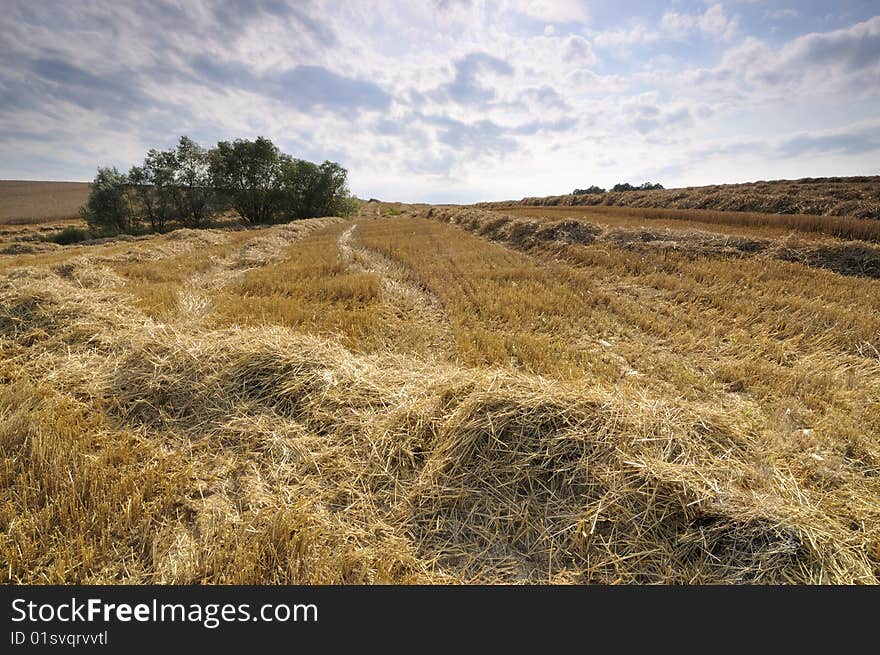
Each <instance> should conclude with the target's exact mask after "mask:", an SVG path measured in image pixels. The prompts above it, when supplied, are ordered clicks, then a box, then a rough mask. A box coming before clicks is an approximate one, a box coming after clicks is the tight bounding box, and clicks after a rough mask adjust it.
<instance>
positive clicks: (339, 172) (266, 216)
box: [210, 137, 356, 223]
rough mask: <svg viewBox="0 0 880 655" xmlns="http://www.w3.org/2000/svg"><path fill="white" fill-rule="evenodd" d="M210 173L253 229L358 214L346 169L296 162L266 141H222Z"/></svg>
mask: <svg viewBox="0 0 880 655" xmlns="http://www.w3.org/2000/svg"><path fill="white" fill-rule="evenodd" d="M210 168H211V177H212V180H213V183H214V187H215V188H217V189H219V190H222V192H223V193H224V194H225V195H226V196H227V197H228V199H229V200H230V202H231V204H232V206H233V207H234V208H235V210H236V211H237V212H238V213H239V214H240V215H241V217H242V218H244V219H245V220H246V221H248V222H251V223H270V222H272V221H275V220H278V219H286V220H293V219H298V218H313V217H316V216H332V215H345V214H348V213H351V212H352V211H353V210H354V209H355V208H356V205H355V204H354V203H353V201H352V199H351V196H350V194H349V192H348V188H347V187H346V176H347V171H346V170H345V169H344V168H343V167H342V166H340V165H339V164H336V163H334V162H330V161H325V162H324V163H323V164H320V165H318V164H314V163H312V162H310V161H305V160H303V159H294V158H293V157H291V156H290V155H287V154H284V153H282V152H281V151H280V150H279V149H278V148H277V147H276V146H275V145H274V144H273V143H272V142H271V141H270V140H269V139H266V138H263V137H259V138H258V139H256V140H255V141H248V140H245V139H237V140H236V141H234V142H233V143H229V142H228V141H221V142H220V143H218V144H217V147H216V148H215V149H214V150H213V151H211V153H210Z"/></svg>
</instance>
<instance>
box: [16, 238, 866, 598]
mask: <svg viewBox="0 0 880 655" xmlns="http://www.w3.org/2000/svg"><path fill="white" fill-rule="evenodd" d="M574 227H575V228H576V229H574V230H572V226H558V227H554V228H553V229H552V230H550V232H548V233H552V234H553V235H554V238H578V239H583V238H586V237H585V236H583V235H593V232H594V231H593V230H592V229H591V228H587V229H586V230H583V231H581V228H580V227H579V226H574ZM492 229H493V231H494V230H504V233H505V234H509V235H511V238H525V239H526V242H528V239H529V238H532V237H533V236H534V235H536V234H538V233H539V230H540V229H542V228H541V226H535V229H534V230H532V229H531V227H523V225H522V224H517V225H511V224H510V223H506V224H504V225H500V224H499V225H497V226H496V227H494V228H492ZM572 234H574V237H571V236H570V235H572ZM530 235H531V236H530ZM563 235H568V236H563ZM578 235H581V236H578ZM79 265H80V266H89V264H88V263H84V262H80V264H79ZM59 273H60V272H55V273H52V272H47V271H45V270H35V269H34V270H28V269H21V270H19V271H18V272H17V273H16V275H15V276H12V277H7V278H5V279H4V280H3V281H2V282H0V353H2V356H3V362H4V365H3V368H2V370H0V380H2V382H3V384H2V385H0V436H2V442H0V443H2V448H3V454H4V457H5V458H6V462H7V468H6V469H5V473H4V476H5V478H4V479H5V480H6V481H7V483H8V484H7V486H6V491H5V492H4V503H5V504H4V507H5V509H4V510H3V512H4V513H3V514H2V517H0V518H2V520H3V526H4V536H3V538H2V541H0V547H2V548H3V552H4V553H5V554H7V558H8V559H7V561H8V562H9V565H8V566H5V567H3V571H2V576H3V577H4V580H3V581H4V582H10V581H38V580H48V581H63V582H154V581H155V582H172V583H193V582H197V583H204V582H209V583H217V582H251V583H254V582H257V583H279V582H287V583H290V582H293V583H359V582H403V583H407V582H422V583H425V582H430V583H447V582H456V581H459V582H484V583H498V582H508V583H510V582H547V581H552V582H602V583H621V582H622V583H695V582H696V583H741V582H751V583H840V584H848V583H877V582H878V575H880V559H878V552H877V550H878V544H880V531H878V525H880V520H878V519H880V511H878V504H877V503H876V502H875V501H876V499H877V498H878V495H877V489H876V485H875V486H874V487H873V488H872V487H871V486H870V484H871V482H870V480H871V478H870V477H869V476H868V475H867V474H865V475H862V476H859V475H856V474H853V475H852V477H851V478H848V479H849V482H847V483H846V484H842V485H841V486H838V487H835V488H833V489H830V490H824V491H818V490H815V489H814V490H812V491H811V490H808V489H806V488H804V486H803V484H802V483H799V482H798V478H796V477H795V476H794V475H793V474H792V471H791V464H790V461H788V460H779V459H777V457H776V455H775V454H774V453H773V452H772V451H769V450H768V446H767V443H768V435H767V432H768V427H767V426H768V424H767V419H766V417H764V416H763V414H762V412H761V410H760V409H759V408H757V407H756V406H755V405H754V404H752V403H751V402H750V401H748V400H746V399H740V400H735V399H731V398H728V399H726V400H725V404H724V406H723V407H722V406H720V405H718V404H715V403H714V402H708V401H707V402H695V401H693V400H689V401H685V400H678V399H675V398H667V397H659V396H656V395H652V394H651V393H649V392H647V391H645V390H644V389H639V388H637V387H633V386H630V385H628V383H627V382H626V381H621V382H620V383H618V384H597V385H588V384H586V383H585V382H583V381H581V382H571V383H562V382H555V381H551V380H548V379H544V378H541V377H538V376H533V375H527V374H524V373H517V372H514V371H510V370H496V369H479V370H475V369H467V368H462V367H459V366H456V365H454V364H451V363H447V364H440V363H438V362H436V361H428V360H424V359H421V358H418V357H414V356H404V355H394V354H390V353H383V354H381V355H365V354H355V353H353V352H351V351H350V350H348V349H346V348H344V347H342V346H341V345H339V344H337V343H334V342H333V341H331V340H327V339H318V338H314V337H310V336H306V335H303V334H298V333H295V332H291V331H289V330H285V329H281V328H276V327H254V328H238V327H233V328H228V329H223V330H202V331H199V332H193V331H188V330H186V329H183V328H181V327H180V326H176V325H174V324H167V323H161V322H156V321H153V320H150V319H147V318H145V317H144V316H143V315H142V314H140V313H139V312H137V311H135V310H134V309H133V308H131V307H130V306H129V305H127V304H126V303H125V302H123V298H122V297H121V296H119V295H118V294H116V293H115V292H114V291H112V289H111V287H109V286H106V285H101V284H89V285H81V284H79V283H78V282H77V280H78V279H79V278H80V277H81V276H78V275H77V274H76V271H75V270H72V271H66V274H63V275H62V274H59ZM100 274H101V271H100V269H96V272H94V275H100ZM53 407H54V408H56V410H57V411H56V410H53V409H52V408H53ZM38 408H39V409H38ZM70 417H79V418H77V419H76V421H77V422H76V423H73V424H70V425H69V426H68V423H67V422H69V421H71V420H73V419H72V418H70ZM66 444H68V445H66ZM65 449H66V450H65ZM866 458H867V456H866ZM813 461H815V460H813ZM863 461H868V460H867V459H864V460H863ZM112 462H115V464H110V463H112ZM847 470H849V469H847ZM68 477H69V481H68ZM28 485H31V486H28ZM37 487H38V488H40V489H45V490H46V491H45V493H46V494H48V495H46V496H43V497H41V498H42V500H41V499H40V498H38V497H37V496H34V495H32V492H31V491H28V489H31V488H37ZM859 494H861V496H860V497H861V498H862V499H863V500H862V501H860V502H854V501H852V498H853V497H855V496H859ZM46 498H52V499H53V500H52V501H51V503H49V504H48V505H47V504H46ZM65 499H67V500H65ZM68 500H69V501H70V502H69V503H68ZM126 508H127V509H126ZM47 511H51V512H53V513H52V515H51V516H52V521H51V522H50V523H45V522H43V521H42V519H40V518H39V516H40V515H41V514H40V513H41V512H47ZM10 512H12V513H10ZM13 516H16V517H17V518H15V520H13ZM38 537H39V539H38ZM10 553H19V554H16V555H15V556H12V555H10ZM86 553H90V554H89V555H88V556H87V555H86ZM62 554H64V557H61V555H62ZM59 558H60V559H59ZM65 558H66V559H65ZM62 560H64V561H67V562H68V564H64V561H62Z"/></svg>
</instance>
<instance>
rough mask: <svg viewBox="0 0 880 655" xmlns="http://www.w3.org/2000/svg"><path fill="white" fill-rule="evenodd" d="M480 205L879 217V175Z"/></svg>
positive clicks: (544, 198) (722, 185)
mask: <svg viewBox="0 0 880 655" xmlns="http://www.w3.org/2000/svg"><path fill="white" fill-rule="evenodd" d="M480 205H481V206H482V207H484V208H490V209H499V208H508V207H511V206H517V205H519V206H532V207H544V206H557V205H561V206H604V207H638V208H642V209H645V208H654V209H700V210H710V211H735V212H752V213H764V214H799V215H809V216H850V217H855V218H870V219H878V218H880V176H873V177H870V176H866V177H817V178H804V179H801V180H772V181H761V182H747V183H744V184H715V185H709V186H699V187H684V188H680V189H660V190H651V191H640V190H639V191H626V192H608V193H598V194H583V195H564V196H547V197H542V198H536V197H532V198H523V199H522V200H517V201H504V202H486V203H480Z"/></svg>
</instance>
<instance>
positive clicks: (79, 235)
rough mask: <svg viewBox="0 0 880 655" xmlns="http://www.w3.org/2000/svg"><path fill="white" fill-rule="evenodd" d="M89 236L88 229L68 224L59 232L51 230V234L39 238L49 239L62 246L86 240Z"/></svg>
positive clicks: (42, 239) (90, 236)
mask: <svg viewBox="0 0 880 655" xmlns="http://www.w3.org/2000/svg"><path fill="white" fill-rule="evenodd" d="M91 238H92V235H91V234H90V233H89V231H88V230H84V229H83V228H81V227H76V226H75V225H68V226H67V227H66V228H64V229H63V230H61V231H60V232H53V233H52V234H48V235H46V236H44V237H41V238H40V240H41V241H51V242H52V243H57V244H59V245H62V246H69V245H70V244H72V243H79V242H81V241H88V240H89V239H91Z"/></svg>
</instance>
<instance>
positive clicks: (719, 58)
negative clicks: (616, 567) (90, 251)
mask: <svg viewBox="0 0 880 655" xmlns="http://www.w3.org/2000/svg"><path fill="white" fill-rule="evenodd" d="M878 107H880V5H878V3H877V2H876V0H862V1H858V0H838V1H834V2H819V1H815V0H782V1H779V2H775V1H771V0H767V1H761V0H751V1H747V0H727V1H724V2H714V1H709V2H703V1H700V0H692V1H691V0H680V1H678V2H669V3H665V4H663V3H659V2H647V1H640V2H639V1H634V0H597V1H589V0H584V1H576V0H559V1H552V0H524V1H522V2H516V1H513V0H510V1H508V0H497V1H490V0H485V1H484V0H434V1H433V2H431V1H429V0H425V1H424V2H368V1H366V0H364V1H358V2H345V1H339V0H337V1H336V2H320V1H314V2H304V1H302V0H299V1H293V0H291V1H290V2H284V1H283V0H244V1H237V2H234V1H232V0H204V1H201V2H197V1H195V0H192V1H189V0H187V1H184V0H178V1H171V0H161V1H154V2H143V1H140V0H134V1H130V2H129V1H126V0H115V1H113V2H110V1H107V2H97V1H96V2H86V1H85V0H83V1H76V2H60V1H59V2H47V1H46V0H23V1H21V2H19V1H18V0H4V1H3V11H2V12H0V178H3V179H54V180H89V179H91V178H92V176H93V175H94V172H95V168H96V167H97V166H98V165H99V164H101V165H115V166H118V167H120V168H124V169H127V168H128V167H129V166H130V165H132V164H134V163H137V162H138V161H139V160H140V159H141V158H142V157H143V155H144V153H145V151H146V150H147V149H148V148H150V147H169V146H171V145H172V144H173V143H174V142H175V140H176V137H177V136H179V135H181V134H188V135H190V136H192V137H193V138H195V139H196V140H197V141H199V142H200V143H202V144H203V145H213V144H214V143H215V142H216V141H217V140H219V139H232V138H235V137H247V138H254V137H256V136H259V135H264V136H268V137H270V138H271V139H272V140H273V141H275V142H276V143H277V144H278V145H279V146H280V147H281V148H282V149H283V150H285V151H286V152H289V153H291V154H293V155H295V156H298V157H302V158H306V159H311V160H314V161H323V160H324V159H331V160H334V161H338V162H340V163H341V164H342V165H343V166H345V167H346V168H348V169H349V171H350V177H349V179H350V186H351V188H352V190H353V192H355V193H356V194H357V195H359V196H361V197H371V196H375V197H379V198H383V199H396V200H403V201H411V200H425V201H436V202H442V201H449V202H470V201H476V200H489V199H503V198H519V197H522V196H525V195H545V194H551V193H564V192H568V191H570V190H571V189H572V188H574V187H580V186H588V185H590V184H599V185H602V186H608V185H611V184H614V183H615V182H619V181H629V182H633V183H639V182H642V181H645V180H651V181H659V182H661V183H663V184H664V185H665V186H667V187H672V186H684V185H694V184H706V183H718V182H736V181H748V180H758V179H774V178H795V177H806V176H823V175H856V174H880V110H878Z"/></svg>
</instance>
